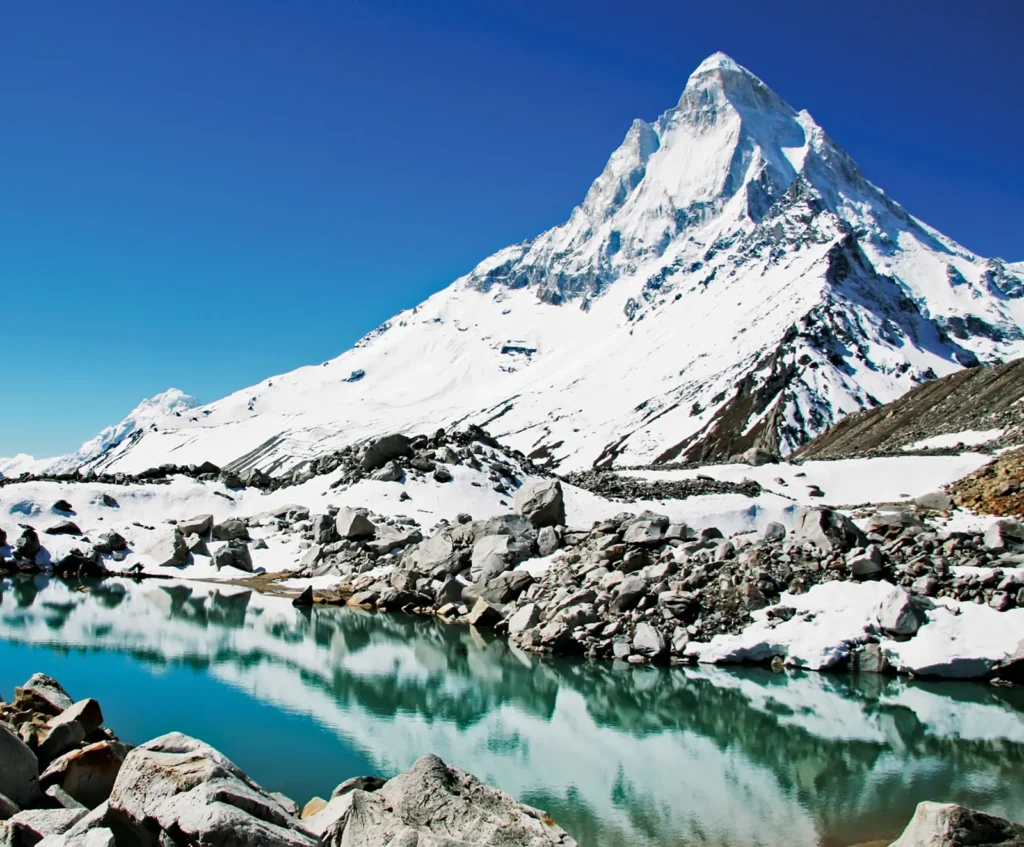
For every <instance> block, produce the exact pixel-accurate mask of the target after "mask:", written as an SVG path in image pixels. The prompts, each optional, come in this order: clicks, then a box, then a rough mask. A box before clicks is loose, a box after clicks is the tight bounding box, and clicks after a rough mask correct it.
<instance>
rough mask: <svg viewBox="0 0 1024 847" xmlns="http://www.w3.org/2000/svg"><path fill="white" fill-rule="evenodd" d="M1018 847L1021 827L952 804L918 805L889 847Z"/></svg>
mask: <svg viewBox="0 0 1024 847" xmlns="http://www.w3.org/2000/svg"><path fill="white" fill-rule="evenodd" d="M965 845H971V847H997V845H998V847H1022V845H1024V826H1021V825H1020V824H1018V823H1013V822H1012V821H1008V820H1005V819H1004V818H997V817H995V816H993V815H986V814H983V813H981V812H976V811H974V810H973V809H968V808H967V807H965V806H957V805H955V804H953V803H918V806H917V811H915V812H914V817H913V818H911V820H910V823H909V824H907V828H906V829H905V830H903V834H902V835H901V836H900V837H899V838H897V839H896V840H895V841H894V842H893V843H892V845H891V847H965Z"/></svg>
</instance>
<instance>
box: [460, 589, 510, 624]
mask: <svg viewBox="0 0 1024 847" xmlns="http://www.w3.org/2000/svg"><path fill="white" fill-rule="evenodd" d="M503 617H504V616H503V615H502V613H501V610H500V609H498V608H497V607H495V606H492V605H491V604H490V603H488V602H487V601H486V600H484V598H483V597H481V598H480V599H479V600H477V601H476V603H474V604H473V608H472V609H470V612H469V615H468V616H467V618H466V620H467V621H468V622H469V623H470V625H471V626H475V627H476V628H477V629H483V628H487V627H492V626H494V625H495V624H496V623H498V621H500V620H501V619H502V618H503Z"/></svg>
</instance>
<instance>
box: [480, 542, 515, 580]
mask: <svg viewBox="0 0 1024 847" xmlns="http://www.w3.org/2000/svg"><path fill="white" fill-rule="evenodd" d="M514 563H515V549H514V541H513V539H512V537H511V536H509V535H485V536H484V537H483V538H481V539H480V540H479V541H477V542H476V544H474V545H473V554H472V556H471V558H470V572H469V574H470V580H472V581H473V582H474V583H485V582H488V581H490V580H492V579H494V578H495V577H496V576H500V575H501V574H503V573H504V572H505V571H507V570H508V569H509V568H510V567H512V565H513V564H514Z"/></svg>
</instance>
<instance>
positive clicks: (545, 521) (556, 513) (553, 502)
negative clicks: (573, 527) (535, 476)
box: [515, 479, 565, 528]
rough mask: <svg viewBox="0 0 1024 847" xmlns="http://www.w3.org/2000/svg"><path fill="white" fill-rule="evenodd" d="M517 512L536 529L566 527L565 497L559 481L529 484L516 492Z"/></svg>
mask: <svg viewBox="0 0 1024 847" xmlns="http://www.w3.org/2000/svg"><path fill="white" fill-rule="evenodd" d="M515 511H516V514H517V515H522V516H523V517H525V518H527V519H528V520H529V521H530V523H532V524H533V525H534V526H535V527H538V528H540V527H544V526H565V497H564V495H563V493H562V483H561V482H560V481H559V480H557V479H541V480H537V481H535V482H531V483H527V484H526V485H524V486H523V487H522V488H520V489H519V490H518V491H517V492H516V499H515Z"/></svg>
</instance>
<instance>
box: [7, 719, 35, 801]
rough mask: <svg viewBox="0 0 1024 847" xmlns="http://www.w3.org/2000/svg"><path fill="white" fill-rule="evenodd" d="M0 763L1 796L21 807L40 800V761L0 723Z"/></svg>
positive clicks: (11, 731)
mask: <svg viewBox="0 0 1024 847" xmlns="http://www.w3.org/2000/svg"><path fill="white" fill-rule="evenodd" d="M0 763H2V766H0V794H3V795H4V796H5V797H8V798H10V799H11V800H13V801H14V802H15V803H16V804H17V805H18V806H21V807H25V806H29V805H31V804H32V803H34V802H35V801H36V800H38V799H39V797H40V796H41V793H42V792H41V791H40V789H39V760H38V759H36V754H35V753H33V752H32V751H31V750H30V749H29V748H28V746H27V745H26V744H25V742H24V741H22V740H21V739H20V738H18V736H17V735H15V733H14V732H13V730H11V729H10V728H9V727H8V726H7V725H6V724H4V723H0Z"/></svg>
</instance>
